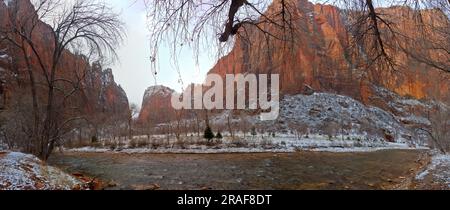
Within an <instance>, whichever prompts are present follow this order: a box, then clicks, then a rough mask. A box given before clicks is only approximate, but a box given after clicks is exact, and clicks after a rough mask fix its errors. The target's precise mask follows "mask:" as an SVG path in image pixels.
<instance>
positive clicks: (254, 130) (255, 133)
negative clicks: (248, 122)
mask: <svg viewBox="0 0 450 210" xmlns="http://www.w3.org/2000/svg"><path fill="white" fill-rule="evenodd" d="M256 135H258V133H257V132H256V128H255V127H253V128H252V136H256Z"/></svg>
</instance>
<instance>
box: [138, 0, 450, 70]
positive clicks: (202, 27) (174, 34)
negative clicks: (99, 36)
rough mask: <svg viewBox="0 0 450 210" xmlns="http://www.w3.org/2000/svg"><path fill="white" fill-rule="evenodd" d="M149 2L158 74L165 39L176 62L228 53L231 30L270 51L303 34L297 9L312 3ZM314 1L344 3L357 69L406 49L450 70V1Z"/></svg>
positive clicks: (378, 66)
mask: <svg viewBox="0 0 450 210" xmlns="http://www.w3.org/2000/svg"><path fill="white" fill-rule="evenodd" d="M144 1H145V3H146V5H147V8H148V18H149V20H151V21H150V23H149V28H150V34H151V43H153V44H152V46H151V51H152V52H153V55H152V57H151V58H150V60H151V61H152V63H153V64H154V70H155V73H156V71H157V69H156V67H157V62H158V49H159V48H160V47H161V46H163V45H165V44H164V43H165V41H167V43H169V45H170V47H171V50H172V54H173V58H174V59H175V61H174V63H175V64H176V57H177V56H176V55H177V53H179V52H180V50H181V49H182V48H183V47H184V46H189V47H191V48H192V49H193V50H194V52H195V53H194V54H195V57H196V59H198V53H199V52H200V51H202V50H209V52H211V50H212V51H213V52H218V55H219V56H220V55H222V54H223V52H227V50H228V46H229V45H227V44H228V43H231V44H233V42H230V41H229V40H230V37H232V36H237V37H239V38H240V41H243V42H251V38H252V37H255V36H262V37H264V38H263V39H262V40H266V42H267V44H265V43H258V44H257V45H254V46H253V47H255V48H260V47H261V46H262V47H266V48H268V49H266V50H267V51H270V50H274V49H277V47H276V46H272V47H271V45H270V44H268V43H269V42H274V41H277V42H276V44H274V45H279V44H282V43H284V42H289V43H294V42H295V40H296V38H295V36H296V34H297V32H298V31H301V30H302V29H301V28H299V26H298V25H299V24H298V21H299V20H301V19H302V18H304V17H301V16H302V15H300V14H298V12H297V11H298V10H299V9H300V10H301V9H307V7H308V5H307V4H303V2H304V1H298V0H273V1H264V0H207V1H200V0H182V1H179V0H144ZM316 2H318V3H325V4H333V5H335V6H337V7H339V8H341V9H342V10H341V11H342V16H343V17H344V18H345V19H346V20H345V22H346V23H347V25H348V32H349V33H350V36H349V42H350V43H349V45H350V48H351V49H352V53H353V54H358V57H363V58H364V59H365V60H364V61H362V62H358V64H357V65H360V66H358V67H359V68H361V69H371V70H372V71H373V72H374V73H379V72H380V71H381V72H382V73H386V72H387V73H389V72H390V71H387V70H399V69H401V68H404V66H401V65H399V63H398V59H396V56H397V55H398V54H400V53H403V54H406V55H407V56H409V57H411V58H413V59H414V60H416V61H418V62H420V63H422V64H425V65H428V66H431V67H433V68H435V69H439V70H441V71H444V72H450V64H449V63H450V62H449V61H450V42H449V40H450V33H449V31H450V30H449V29H450V21H449V20H448V16H449V15H450V3H449V2H448V0H429V1H422V0H392V1H376V0H319V1H316ZM382 7H404V8H406V9H405V11H407V13H408V14H407V15H406V16H402V15H404V14H389V13H388V12H387V10H386V9H383V8H382ZM394 13H395V11H394ZM406 24H408V25H410V27H413V30H412V31H414V33H407V32H405V31H404V30H403V29H404V28H405V25H406ZM431 37H432V39H431ZM227 41H228V42H227ZM212 43H217V45H216V47H215V48H212V47H211V44H212ZM247 44H248V45H251V44H252V43H247ZM258 45H259V46H258ZM286 46H287V47H292V46H294V45H286ZM286 52H287V53H289V52H291V51H290V50H287V51H286ZM285 54H286V53H285ZM288 55H289V54H286V55H284V56H288ZM176 66H177V65H176Z"/></svg>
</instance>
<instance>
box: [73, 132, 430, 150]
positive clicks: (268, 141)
mask: <svg viewBox="0 0 450 210" xmlns="http://www.w3.org/2000/svg"><path fill="white" fill-rule="evenodd" d="M158 137H159V138H162V139H158V140H156V139H157V138H158ZM344 137H345V138H344V139H349V140H342V138H333V139H332V140H329V139H328V137H326V136H322V135H309V136H308V138H302V139H298V138H297V137H295V136H290V135H280V136H278V137H268V136H265V137H262V136H256V137H253V136H251V137H248V136H247V137H246V138H244V137H242V136H240V135H238V136H237V137H236V140H232V138H231V137H225V138H224V139H223V140H221V142H220V143H215V144H213V145H210V146H207V145H205V144H204V142H203V144H200V143H199V142H201V140H202V139H201V137H189V140H186V139H184V141H183V144H182V146H180V145H177V142H176V141H169V142H165V141H166V140H164V137H163V136H153V137H152V139H153V140H152V142H154V143H149V142H148V141H146V140H147V137H141V139H140V141H146V142H147V144H144V145H145V146H138V147H136V146H134V147H131V146H130V142H131V141H126V142H125V141H123V142H122V145H123V146H122V147H119V148H118V147H113V148H108V147H107V144H105V145H101V146H97V147H82V148H72V149H67V150H66V151H69V152H87V153H105V152H118V153H130V154H134V153H138V154H139V153H156V154H160V153H175V154H216V153H264V152H274V153H284V152H295V151H324V152H373V151H379V150H389V149H428V148H425V147H413V146H411V145H408V144H405V143H390V142H384V141H362V140H359V139H361V137H357V136H344ZM136 138H138V137H136ZM351 139H353V140H351ZM135 141H136V140H135ZM155 142H156V143H155ZM135 144H136V143H135ZM153 145H157V146H156V147H155V146H153Z"/></svg>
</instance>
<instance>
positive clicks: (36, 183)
mask: <svg viewBox="0 0 450 210" xmlns="http://www.w3.org/2000/svg"><path fill="white" fill-rule="evenodd" d="M76 185H81V183H80V182H79V181H77V180H76V179H75V178H74V177H72V176H70V175H67V174H65V173H64V172H62V171H61V170H59V169H57V168H54V167H51V166H47V165H44V164H43V163H42V162H41V161H40V160H39V159H38V158H36V157H35V156H33V155H26V154H23V153H18V152H0V190H71V189H74V187H75V186H76Z"/></svg>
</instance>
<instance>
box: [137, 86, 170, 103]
mask: <svg viewBox="0 0 450 210" xmlns="http://www.w3.org/2000/svg"><path fill="white" fill-rule="evenodd" d="M173 92H174V91H173V90H172V89H170V88H168V87H164V86H161V85H157V86H152V87H149V88H147V90H145V94H144V101H146V100H147V99H149V98H151V97H152V96H156V95H159V96H163V97H167V96H171V95H172V93H173Z"/></svg>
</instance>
